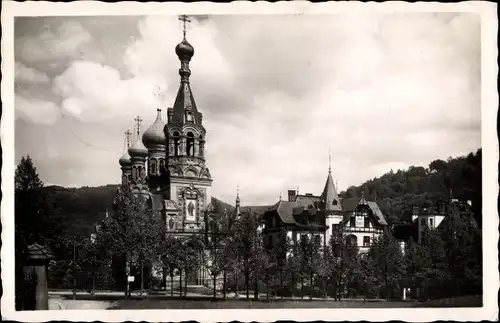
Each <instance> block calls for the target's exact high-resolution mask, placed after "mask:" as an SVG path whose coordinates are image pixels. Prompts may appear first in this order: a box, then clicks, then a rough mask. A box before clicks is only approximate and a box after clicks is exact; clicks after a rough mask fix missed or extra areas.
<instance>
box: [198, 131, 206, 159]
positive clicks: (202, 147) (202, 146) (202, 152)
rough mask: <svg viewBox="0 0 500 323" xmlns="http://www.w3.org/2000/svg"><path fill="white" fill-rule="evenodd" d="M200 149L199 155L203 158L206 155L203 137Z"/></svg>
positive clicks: (201, 137)
mask: <svg viewBox="0 0 500 323" xmlns="http://www.w3.org/2000/svg"><path fill="white" fill-rule="evenodd" d="M199 148H200V149H199V150H198V151H199V152H198V154H199V156H200V157H203V154H204V151H203V150H204V148H205V141H204V140H203V136H200V147H199Z"/></svg>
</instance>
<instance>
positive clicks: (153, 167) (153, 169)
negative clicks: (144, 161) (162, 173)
mask: <svg viewBox="0 0 500 323" xmlns="http://www.w3.org/2000/svg"><path fill="white" fill-rule="evenodd" d="M149 167H150V170H149V173H150V174H151V175H156V172H157V171H156V160H154V159H151V162H150V163H149Z"/></svg>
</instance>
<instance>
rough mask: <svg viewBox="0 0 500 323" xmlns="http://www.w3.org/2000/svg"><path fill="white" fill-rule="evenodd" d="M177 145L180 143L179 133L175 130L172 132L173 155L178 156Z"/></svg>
mask: <svg viewBox="0 0 500 323" xmlns="http://www.w3.org/2000/svg"><path fill="white" fill-rule="evenodd" d="M179 145H180V138H179V133H178V132H177V131H176V132H174V156H179Z"/></svg>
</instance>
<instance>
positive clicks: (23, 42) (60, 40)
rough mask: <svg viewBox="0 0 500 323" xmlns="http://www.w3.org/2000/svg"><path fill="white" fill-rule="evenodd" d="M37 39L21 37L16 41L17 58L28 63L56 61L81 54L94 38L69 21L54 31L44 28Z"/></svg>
mask: <svg viewBox="0 0 500 323" xmlns="http://www.w3.org/2000/svg"><path fill="white" fill-rule="evenodd" d="M44 27H45V28H47V30H43V31H42V32H41V33H40V34H39V35H38V36H37V37H20V38H19V39H17V40H16V45H17V46H16V57H19V58H20V59H23V60H24V61H27V62H37V61H54V60H57V59H61V58H68V57H74V56H76V55H79V54H80V52H79V51H80V49H81V47H82V45H84V44H86V43H88V42H90V41H91V40H92V36H91V35H90V34H89V33H88V32H86V31H85V30H84V29H83V27H82V26H81V25H80V24H79V23H77V22H74V21H71V20H67V21H65V22H63V23H61V24H60V25H58V26H57V27H56V28H54V30H52V28H50V27H49V26H47V25H46V26H44Z"/></svg>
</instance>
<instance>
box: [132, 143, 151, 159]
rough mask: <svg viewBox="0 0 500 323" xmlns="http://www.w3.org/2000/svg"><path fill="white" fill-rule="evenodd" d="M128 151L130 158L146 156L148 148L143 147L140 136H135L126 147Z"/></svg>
mask: <svg viewBox="0 0 500 323" xmlns="http://www.w3.org/2000/svg"><path fill="white" fill-rule="evenodd" d="M128 153H129V155H130V157H131V158H134V157H144V158H145V157H148V150H147V148H146V147H144V145H143V144H142V141H141V139H140V138H137V140H136V141H135V143H134V144H133V145H132V146H131V147H130V148H129V149H128Z"/></svg>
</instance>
